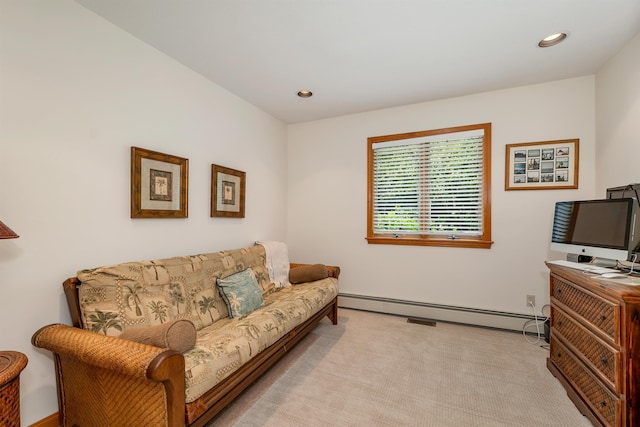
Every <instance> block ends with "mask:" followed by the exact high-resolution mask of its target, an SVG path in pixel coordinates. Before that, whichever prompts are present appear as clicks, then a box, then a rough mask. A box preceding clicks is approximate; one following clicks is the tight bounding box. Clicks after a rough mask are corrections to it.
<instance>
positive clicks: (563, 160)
mask: <svg viewBox="0 0 640 427" xmlns="http://www.w3.org/2000/svg"><path fill="white" fill-rule="evenodd" d="M579 153H580V140H579V139H563V140H557V141H542V142H525V143H519V144H507V146H506V159H505V165H506V170H505V184H504V189H505V190H506V191H509V190H564V189H575V188H578V163H579Z"/></svg>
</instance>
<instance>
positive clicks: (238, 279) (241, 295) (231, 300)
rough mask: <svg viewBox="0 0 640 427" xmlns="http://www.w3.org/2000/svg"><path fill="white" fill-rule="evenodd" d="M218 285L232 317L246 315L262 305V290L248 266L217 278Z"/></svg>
mask: <svg viewBox="0 0 640 427" xmlns="http://www.w3.org/2000/svg"><path fill="white" fill-rule="evenodd" d="M218 286H219V288H220V294H221V295H222V299H224V302H225V303H226V304H227V309H228V310H229V315H230V316H231V317H232V318H235V317H243V316H246V315H247V314H249V313H251V312H253V311H254V310H256V309H258V308H260V307H262V303H263V299H262V290H261V289H260V286H259V285H258V282H257V281H256V278H255V276H254V274H253V270H251V269H250V268H247V269H246V270H243V271H241V272H239V273H236V274H232V275H231V276H228V277H225V278H223V279H218Z"/></svg>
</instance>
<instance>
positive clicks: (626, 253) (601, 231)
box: [550, 198, 640, 266]
mask: <svg viewBox="0 0 640 427" xmlns="http://www.w3.org/2000/svg"><path fill="white" fill-rule="evenodd" d="M638 212H639V209H638V203H637V201H636V200H635V199H632V198H619V199H599V200H580V201H570V202H557V203H556V206H555V211H554V217H553V230H552V233H551V247H550V249H551V250H553V251H558V252H565V253H566V254H567V259H571V258H578V257H580V259H584V258H586V259H591V258H595V261H594V263H595V264H600V265H606V266H613V265H615V264H616V263H617V261H628V260H630V259H631V257H632V255H633V253H634V251H635V248H636V245H637V244H638V240H640V239H638V238H636V226H637V225H638V224H637V221H638V219H639V218H638ZM638 232H639V233H640V230H638Z"/></svg>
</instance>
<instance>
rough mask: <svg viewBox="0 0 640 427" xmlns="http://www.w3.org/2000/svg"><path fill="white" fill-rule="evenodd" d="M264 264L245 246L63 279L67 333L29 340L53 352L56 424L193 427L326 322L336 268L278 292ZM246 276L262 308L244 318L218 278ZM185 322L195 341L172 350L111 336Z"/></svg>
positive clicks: (52, 330) (52, 329)
mask: <svg viewBox="0 0 640 427" xmlns="http://www.w3.org/2000/svg"><path fill="white" fill-rule="evenodd" d="M266 259H267V257H266V254H265V248H264V247H263V246H262V245H255V246H251V247H247V248H242V249H235V250H229V251H222V252H217V253H211V254H202V255H196V256H187V257H175V258H168V259H163V260H156V261H141V262H131V263H124V264H118V265H114V266H107V267H100V268H95V269H91V270H83V271H80V272H78V276H77V277H74V278H71V279H68V280H67V281H65V283H64V290H65V294H66V296H67V302H68V304H69V309H70V312H71V317H72V322H73V325H74V327H70V326H67V325H61V324H55V325H49V326H46V327H44V328H41V329H40V330H39V331H37V332H36V333H35V334H34V336H33V338H32V342H33V344H34V345H35V346H37V347H41V348H45V349H48V350H51V351H52V352H53V353H54V362H55V369H56V378H57V387H58V400H59V408H60V413H59V415H60V424H61V425H62V426H72V425H79V426H89V425H90V426H114V425H118V426H142V425H144V426H182V425H189V426H204V425H205V424H207V423H208V422H209V421H211V420H212V419H213V418H214V417H215V415H216V414H217V413H219V412H220V411H221V410H222V409H223V408H224V407H226V406H227V405H228V404H229V403H230V402H231V401H232V400H233V399H234V398H235V397H236V396H238V395H239V394H240V393H241V392H242V391H243V390H244V389H245V388H246V387H248V386H249V385H250V384H251V383H252V382H253V381H254V380H255V379H256V378H258V377H259V376H260V375H261V374H262V373H263V372H265V371H266V370H267V369H268V368H269V367H270V366H272V365H273V364H274V363H275V362H276V361H277V360H278V359H280V358H281V357H282V356H283V355H284V354H285V353H286V352H287V351H288V350H289V349H290V348H291V347H292V346H293V345H295V344H296V343H297V342H298V341H299V340H300V339H302V337H304V336H305V335H306V334H307V333H308V332H309V331H311V330H312V329H313V328H314V327H315V326H316V325H317V324H318V323H319V322H320V321H321V320H322V319H323V318H324V317H325V316H328V317H329V319H330V320H331V321H332V322H333V324H337V320H338V317H337V314H338V313H337V294H338V276H339V274H340V269H339V268H338V267H331V266H329V267H327V268H326V269H325V274H324V275H323V276H320V277H317V279H318V280H312V281H310V282H307V283H300V284H296V285H292V286H288V287H281V288H280V287H276V286H275V285H274V283H273V282H272V281H271V279H270V271H269V267H270V266H269V265H268V264H267V261H266ZM291 267H292V270H291V271H292V273H293V272H294V271H300V270H301V269H300V267H301V265H300V264H291ZM294 268H295V269H296V270H294ZM247 275H249V276H250V277H249V281H250V282H251V283H250V284H249V285H248V287H249V288H250V289H251V291H252V292H253V293H254V294H253V297H255V298H258V299H259V300H261V302H260V303H259V305H260V306H259V307H257V308H251V307H249V310H248V311H247V313H243V312H242V310H240V311H238V309H241V308H242V307H241V306H242V304H245V303H246V301H245V300H247V301H248V300H251V299H252V298H253V297H249V296H247V295H246V294H242V295H240V296H238V295H236V294H230V293H229V291H228V288H227V287H226V286H227V282H225V280H226V281H232V282H233V280H235V278H236V277H240V276H242V277H244V278H247ZM324 276H327V277H325V278H322V277H324ZM225 278H226V279H225ZM221 279H223V281H222V282H220V280H221ZM253 279H255V282H254V281H253ZM312 279H316V277H312ZM254 283H255V284H257V285H258V286H259V291H257V292H256V291H255V285H254ZM219 284H220V285H219ZM234 285H235V283H234ZM244 286H245V284H244V283H243V284H242V286H240V288H234V292H235V291H236V290H237V289H242V288H243V287H244ZM238 292H240V291H238ZM258 293H259V294H260V295H258ZM223 297H226V298H227V299H226V301H225V299H224V298H223ZM245 297H246V298H245ZM229 304H231V305H229ZM230 310H231V315H230ZM234 314H235V315H236V317H232V316H233V315H234ZM185 320H186V321H189V322H190V323H191V324H193V326H191V327H192V328H193V327H195V331H196V332H195V333H194V336H195V345H193V346H192V347H191V346H189V349H187V350H186V351H184V352H183V353H181V352H180V351H176V350H171V349H167V348H164V347H166V346H165V345H162V346H160V347H156V346H153V345H148V344H144V343H140V342H135V341H131V340H128V339H122V338H119V335H120V334H121V333H123V332H124V331H129V332H131V330H132V328H137V329H135V331H134V332H136V331H146V330H154V328H155V329H156V330H157V329H158V328H159V325H162V324H167V325H168V324H169V323H167V322H174V323H175V322H182V323H186V322H184V321H185ZM167 346H168V345H167ZM183 350H184V349H183Z"/></svg>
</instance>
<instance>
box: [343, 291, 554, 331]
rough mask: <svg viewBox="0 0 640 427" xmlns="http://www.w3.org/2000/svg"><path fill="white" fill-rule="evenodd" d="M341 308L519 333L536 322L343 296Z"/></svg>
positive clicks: (509, 315) (472, 310) (482, 312)
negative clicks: (530, 323)
mask: <svg viewBox="0 0 640 427" xmlns="http://www.w3.org/2000/svg"><path fill="white" fill-rule="evenodd" d="M338 307H343V308H353V309H356V310H366V311H374V312H377V313H386V314H395V315H399V316H407V317H418V318H423V319H432V320H440V321H443V322H451V323H461V324H466V325H473V326H483V327H488V328H497V329H506V330H512V331H518V332H522V328H523V327H524V324H525V322H527V321H529V320H533V319H534V317H533V316H528V315H525V314H519V313H508V312H502V311H493V310H482V309H477V308H467V307H456V306H449V305H441V304H430V303H424V302H415V301H406V300H399V299H392V298H381V297H372V296H366V295H354V294H342V293H341V294H339V295H338ZM542 320H544V319H542Z"/></svg>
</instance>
